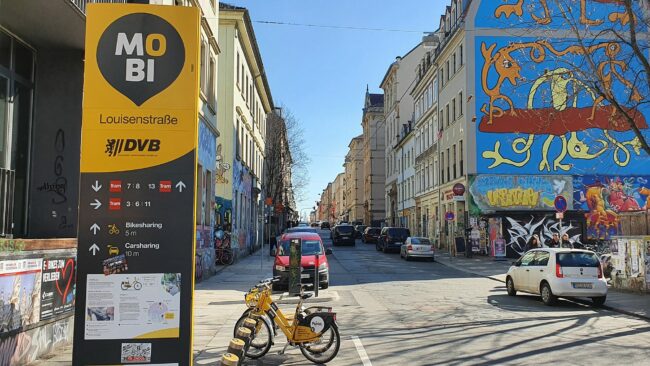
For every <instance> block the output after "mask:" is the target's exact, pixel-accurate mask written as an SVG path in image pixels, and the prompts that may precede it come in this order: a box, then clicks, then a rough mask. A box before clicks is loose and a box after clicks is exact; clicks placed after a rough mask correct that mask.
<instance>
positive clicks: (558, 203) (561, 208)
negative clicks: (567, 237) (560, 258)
mask: <svg viewBox="0 0 650 366" xmlns="http://www.w3.org/2000/svg"><path fill="white" fill-rule="evenodd" d="M553 205H554V206H555V211H556V212H557V216H558V217H559V222H560V232H559V233H558V234H559V235H560V247H562V239H561V237H562V229H563V227H564V226H562V219H563V218H564V212H566V210H567V208H568V206H569V205H568V202H567V200H566V198H565V197H564V196H562V195H558V196H556V197H555V201H553Z"/></svg>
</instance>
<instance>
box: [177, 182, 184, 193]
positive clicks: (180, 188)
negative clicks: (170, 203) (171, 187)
mask: <svg viewBox="0 0 650 366" xmlns="http://www.w3.org/2000/svg"><path fill="white" fill-rule="evenodd" d="M185 187H186V185H185V183H183V181H182V180H181V181H178V183H176V188H178V191H179V192H183V188H185Z"/></svg>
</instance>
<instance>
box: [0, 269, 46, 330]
mask: <svg viewBox="0 0 650 366" xmlns="http://www.w3.org/2000/svg"><path fill="white" fill-rule="evenodd" d="M42 263H43V259H40V258H38V259H33V258H30V259H17V260H8V261H0V334H1V333H6V332H10V331H12V330H16V329H21V328H24V327H26V326H28V325H31V324H35V323H38V322H39V320H40V309H41V296H40V295H41V266H42Z"/></svg>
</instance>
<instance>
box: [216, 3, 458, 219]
mask: <svg viewBox="0 0 650 366" xmlns="http://www.w3.org/2000/svg"><path fill="white" fill-rule="evenodd" d="M224 2H226V3H229V4H233V5H237V6H243V7H246V8H247V9H248V10H249V13H250V17H251V19H252V21H253V27H254V29H255V36H256V38H257V42H258V45H259V48H260V52H261V54H262V61H263V63H264V68H265V70H266V75H267V78H268V81H269V84H270V88H271V94H272V96H273V101H274V103H275V105H276V106H280V105H283V106H284V107H285V108H287V109H289V110H290V111H291V112H292V113H293V114H294V116H295V117H296V118H297V119H298V120H299V121H300V123H301V124H302V126H303V128H304V135H305V141H306V150H307V152H308V154H309V156H310V157H311V163H310V166H309V183H308V186H307V190H306V193H305V194H304V197H303V199H302V200H301V201H298V202H296V206H297V209H298V211H299V212H300V214H301V215H305V214H307V213H308V211H309V210H311V209H312V207H313V206H314V205H315V202H316V201H317V200H319V199H320V194H321V193H322V191H323V189H325V188H326V187H327V183H328V182H331V181H333V180H334V179H335V178H336V175H337V174H338V173H340V172H343V162H344V159H345V155H346V154H347V152H348V144H349V143H350V140H351V139H352V138H353V137H355V136H358V135H360V134H361V133H362V128H361V117H362V108H363V103H364V97H365V92H366V86H368V87H369V89H370V92H371V93H381V92H382V90H381V89H380V88H379V84H380V83H381V80H382V79H383V77H384V75H385V74H386V70H388V67H389V66H390V64H391V63H392V62H393V61H395V57H397V56H402V55H404V54H405V53H407V52H408V51H409V50H411V49H412V48H413V47H415V46H416V45H417V44H418V43H419V42H420V41H421V40H422V36H423V32H432V31H435V30H436V29H437V27H438V25H439V22H440V15H441V14H442V13H443V12H444V8H445V6H446V5H448V3H449V1H446V0H401V1H394V0H327V1H326V0H231V1H224ZM259 21H271V22H282V23H300V24H311V25H328V26H341V27H357V28H375V29H391V30H400V31H376V30H373V31H370V30H352V29H331V28H322V27H309V26H291V25H275V24H264V23H259ZM406 31H414V32H406Z"/></svg>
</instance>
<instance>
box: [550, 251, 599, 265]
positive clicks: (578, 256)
mask: <svg viewBox="0 0 650 366" xmlns="http://www.w3.org/2000/svg"><path fill="white" fill-rule="evenodd" d="M557 262H558V263H559V264H560V266H562V267H598V266H599V265H600V261H599V260H598V257H596V255H595V254H593V253H583V252H571V253H558V254H557Z"/></svg>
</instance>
